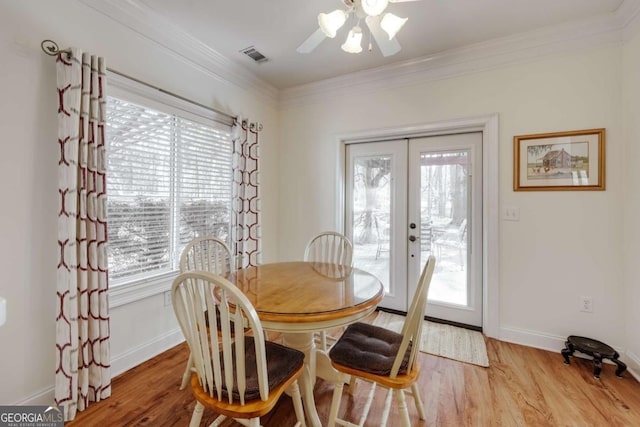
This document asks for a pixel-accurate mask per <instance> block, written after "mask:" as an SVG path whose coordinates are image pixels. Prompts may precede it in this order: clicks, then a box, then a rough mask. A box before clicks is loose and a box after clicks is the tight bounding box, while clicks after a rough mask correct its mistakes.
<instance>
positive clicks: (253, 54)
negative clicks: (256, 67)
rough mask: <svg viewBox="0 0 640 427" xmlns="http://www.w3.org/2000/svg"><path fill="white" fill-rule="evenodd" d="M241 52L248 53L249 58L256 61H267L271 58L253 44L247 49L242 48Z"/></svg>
mask: <svg viewBox="0 0 640 427" xmlns="http://www.w3.org/2000/svg"><path fill="white" fill-rule="evenodd" d="M240 52H242V53H244V54H245V55H247V56H248V57H249V58H251V59H253V60H254V61H256V62H258V63H260V62H267V61H268V60H269V58H267V57H266V56H264V55H263V54H261V53H260V52H258V51H257V50H256V48H255V47H253V46H249V47H248V48H246V49H242V50H241V51H240Z"/></svg>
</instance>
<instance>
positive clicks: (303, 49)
mask: <svg viewBox="0 0 640 427" xmlns="http://www.w3.org/2000/svg"><path fill="white" fill-rule="evenodd" d="M326 38H327V36H326V35H325V34H324V32H322V30H321V29H320V28H318V29H317V30H316V32H315V33H313V34H311V35H310V36H309V37H308V38H307V39H306V40H305V41H303V42H302V44H301V45H300V46H298V48H297V49H296V51H298V53H309V52H311V51H312V50H313V49H315V48H316V47H318V45H319V44H320V43H322V41H323V40H324V39H326Z"/></svg>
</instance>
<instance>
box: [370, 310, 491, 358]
mask: <svg viewBox="0 0 640 427" xmlns="http://www.w3.org/2000/svg"><path fill="white" fill-rule="evenodd" d="M372 323H373V324H374V325H376V326H381V327H383V328H386V329H389V330H392V331H395V332H400V331H401V330H402V324H403V323H404V316H399V315H397V314H391V313H387V312H385V311H379V312H378V315H377V316H376V318H375V319H374V320H373V322H372ZM424 323H425V324H424V325H423V327H422V340H421V342H420V351H423V352H425V353H429V354H434V355H436V356H442V357H446V358H448V359H453V360H458V361H460V362H465V363H472V364H474V365H479V366H484V367H487V366H489V357H488V356H487V346H486V344H485V342H484V337H483V336H482V334H481V333H480V332H476V331H471V330H469V329H464V328H458V327H456V326H451V325H443V324H441V323H435V322H429V321H426V320H425V322H424Z"/></svg>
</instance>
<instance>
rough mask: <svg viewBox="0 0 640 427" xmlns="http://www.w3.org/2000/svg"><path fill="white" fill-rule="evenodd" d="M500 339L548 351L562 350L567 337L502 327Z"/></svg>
mask: <svg viewBox="0 0 640 427" xmlns="http://www.w3.org/2000/svg"><path fill="white" fill-rule="evenodd" d="M500 340H501V341H507V342H511V343H514V344H520V345H526V346H528V347H535V348H539V349H542V350H548V351H554V352H555V351H560V350H562V348H564V342H565V341H566V340H567V337H561V336H559V335H552V334H545V333H542V332H538V331H532V330H528V329H519V328H508V327H507V328H505V327H502V328H500Z"/></svg>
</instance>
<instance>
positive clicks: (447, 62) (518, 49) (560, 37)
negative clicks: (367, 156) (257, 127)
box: [280, 0, 640, 109]
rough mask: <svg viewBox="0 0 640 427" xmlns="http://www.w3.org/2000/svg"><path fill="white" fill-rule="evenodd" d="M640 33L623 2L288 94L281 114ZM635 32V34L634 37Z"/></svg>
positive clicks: (630, 1) (634, 6)
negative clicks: (570, 19)
mask: <svg viewBox="0 0 640 427" xmlns="http://www.w3.org/2000/svg"><path fill="white" fill-rule="evenodd" d="M638 28H640V2H639V1H638V0H624V2H623V3H622V4H621V6H620V7H619V8H618V9H617V10H616V11H615V12H614V13H611V14H608V15H602V16H598V17H595V18H591V19H586V20H582V21H577V22H571V23H564V24H561V25H557V26H552V27H546V28H542V29H538V30H534V31H530V32H526V33H521V34H516V35H513V36H508V37H503V38H499V39H493V40H489V41H486V42H481V43H476V44H473V45H469V46H465V47H462V48H458V49H451V50H447V51H444V52H440V53H437V54H434V55H429V56H425V57H422V58H418V59H413V60H409V61H405V62H399V63H395V64H391V65H388V66H384V67H379V68H373V69H370V70H365V71H360V72H355V73H350V74H345V75H342V76H338V77H334V78H331V79H326V80H322V81H319V82H314V83H309V84H306V85H301V86H296V87H293V88H288V89H284V90H282V91H281V92H280V108H281V109H287V108H292V107H295V106H298V105H302V104H306V103H313V102H319V101H322V100H326V99H335V98H336V97H337V96H353V95H357V94H360V93H367V92H371V91H374V90H376V91H377V90H381V89H390V88H394V87H400V86H406V85H413V84H419V83H426V82H430V81H435V80H440V79H446V78H451V77H456V76H460V75H465V74H472V73H476V72H480V71H487V70H491V69H495V68H499V67H504V66H509V65H512V64H519V63H526V62H531V61H533V60H536V59H538V58H541V57H544V56H549V55H558V54H563V53H567V52H576V51H581V50H587V49H593V48H596V47H601V46H606V45H616V44H621V43H623V42H624V41H625V40H626V39H627V38H630V37H631V36H632V35H633V34H634V33H637V32H638V31H637V29H638ZM632 29H634V30H633V31H632Z"/></svg>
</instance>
